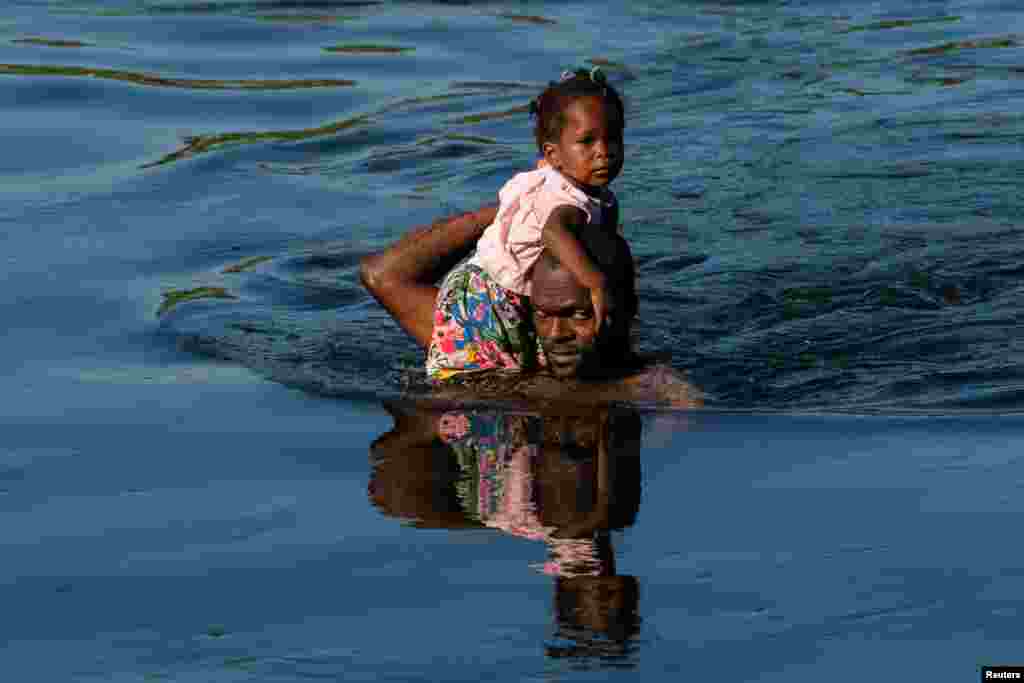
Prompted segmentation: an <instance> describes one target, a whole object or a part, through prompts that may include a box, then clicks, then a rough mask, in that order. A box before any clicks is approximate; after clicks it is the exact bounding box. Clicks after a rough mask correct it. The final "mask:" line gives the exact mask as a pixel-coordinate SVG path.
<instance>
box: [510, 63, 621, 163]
mask: <svg viewBox="0 0 1024 683" xmlns="http://www.w3.org/2000/svg"><path fill="white" fill-rule="evenodd" d="M593 96H597V97H603V98H604V99H605V100H606V101H607V102H608V103H609V104H611V105H612V107H613V108H614V109H615V111H616V112H618V115H619V121H621V122H622V126H623V127H625V125H626V117H625V110H624V107H623V105H622V98H621V97H620V96H619V93H618V91H617V90H615V88H613V87H612V86H610V85H608V82H607V79H606V78H605V75H604V72H602V71H601V70H600V69H599V68H597V67H596V66H595V67H594V68H593V69H590V70H589V71H588V70H586V69H576V71H566V72H564V73H563V74H562V79H561V80H560V81H558V82H557V83H556V82H555V81H551V82H550V83H549V84H548V87H547V88H546V89H545V90H544V92H542V93H541V94H540V95H539V96H538V97H537V98H536V99H534V100H531V101H530V114H531V115H532V116H534V117H535V118H536V122H535V123H534V126H533V137H534V139H535V140H536V141H537V150H538V151H540V152H541V153H542V154H543V153H544V143H545V142H555V141H557V140H558V139H560V138H561V136H562V128H563V127H565V109H566V107H567V106H569V103H570V102H571V101H572V100H573V99H574V98H576V97H593Z"/></svg>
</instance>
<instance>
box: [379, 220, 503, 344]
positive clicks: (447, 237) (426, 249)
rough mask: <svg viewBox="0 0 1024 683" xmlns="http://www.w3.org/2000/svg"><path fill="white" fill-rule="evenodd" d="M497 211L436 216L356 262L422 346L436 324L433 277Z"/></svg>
mask: <svg viewBox="0 0 1024 683" xmlns="http://www.w3.org/2000/svg"><path fill="white" fill-rule="evenodd" d="M497 214H498V206H497V205H492V206H485V207H483V208H481V209H478V210H477V211H471V212H468V213H464V214H460V215H458V216H452V217H449V218H444V219H441V220H439V221H435V222H434V223H433V224H431V225H428V226H425V227H419V228H415V229H413V230H412V231H410V232H409V233H408V234H406V235H405V236H404V237H402V239H400V240H398V241H397V242H395V243H394V244H392V245H391V246H390V247H388V248H387V249H385V250H384V251H381V252H378V253H375V254H370V255H369V256H365V257H363V259H362V260H361V261H360V262H359V278H360V280H362V283H363V286H364V287H366V288H367V289H368V290H369V291H370V294H372V295H373V297H374V298H375V299H376V300H377V301H379V302H380V303H381V305H382V306H384V308H386V309H387V311H388V313H390V314H391V316H392V317H393V318H394V319H395V321H396V322H398V324H399V325H400V326H401V327H402V329H403V330H405V331H406V332H408V333H409V334H410V335H411V336H412V338H413V339H415V340H416V342H417V343H418V344H419V345H420V346H422V347H423V348H427V347H428V346H429V345H430V337H431V335H432V334H433V330H434V300H435V299H436V298H437V286H436V284H435V283H436V282H437V281H438V280H439V279H440V278H441V277H442V276H443V275H444V274H445V273H447V272H448V271H449V270H451V268H452V267H453V266H454V265H455V264H456V263H458V262H459V261H460V260H462V259H463V258H465V256H466V255H467V254H469V252H470V251H471V250H472V248H473V246H474V245H475V244H476V241H477V240H478V239H480V235H482V234H483V231H484V229H486V228H487V226H488V225H490V224H491V223H492V222H494V217H495V216H496V215H497Z"/></svg>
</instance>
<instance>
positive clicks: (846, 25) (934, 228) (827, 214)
mask: <svg viewBox="0 0 1024 683" xmlns="http://www.w3.org/2000/svg"><path fill="white" fill-rule="evenodd" d="M527 9H528V10H529V12H530V14H528V13H526V10H522V13H515V14H514V13H511V12H509V11H508V8H507V7H504V6H502V5H501V4H473V3H469V4H450V3H444V4H440V3H375V2H312V3H311V2H298V1H296V2H291V1H289V2H256V1H253V2H216V1H213V2H201V3H195V2H178V3H172V2H121V3H102V4H100V3H89V2H21V3H18V11H17V12H15V13H14V14H13V15H12V16H11V18H9V19H7V20H6V21H5V22H4V23H3V24H0V32H2V35H0V40H2V44H0V64H2V66H0V79H2V82H3V86H4V87H3V90H2V92H0V97H3V107H4V110H5V111H7V112H8V115H7V117H6V121H7V126H6V127H5V130H4V132H3V133H2V135H3V138H4V147H5V149H6V150H7V153H6V154H5V155H4V157H3V161H0V172H2V173H3V180H4V186H5V189H4V195H5V201H4V208H3V212H2V220H3V221H4V224H5V225H6V226H8V229H7V230H5V233H6V240H5V241H6V251H7V253H8V254H9V255H11V256H9V257H8V259H9V263H10V264H11V266H10V267H11V268H12V273H11V274H12V275H17V276H21V277H26V278H30V273H37V272H38V271H39V270H40V265H41V264H42V263H46V264H48V265H49V267H50V269H51V272H53V273H61V274H67V275H69V276H71V277H74V278H77V279H78V280H79V281H81V280H85V281H89V282H92V283H96V281H97V280H100V281H102V282H103V285H102V286H104V287H105V288H108V289H110V290H112V291H111V294H112V296H114V297H115V298H117V299H118V301H119V302H121V303H122V304H124V305H131V306H137V307H138V308H139V309H140V318H141V319H140V322H139V325H137V326H136V329H137V330H138V331H139V333H141V334H146V335H148V336H150V337H151V338H152V339H153V341H151V342H150V343H152V344H160V343H162V342H161V341H158V340H157V339H158V338H166V339H168V340H173V341H174V342H175V343H177V344H179V345H183V346H185V347H187V348H190V349H194V350H196V351H199V352H201V353H208V354H212V355H214V356H218V357H223V358H227V359H230V360H231V361H233V362H236V363H240V364H242V365H244V366H246V367H250V368H254V369H256V370H258V371H260V372H263V373H266V374H267V375H269V376H270V377H273V378H275V379H277V380H279V381H282V382H285V383H287V384H290V385H295V386H299V387H302V388H305V389H309V390H312V391H317V392H326V393H329V394H333V395H360V394H377V393H381V392H385V391H388V390H394V389H395V388H396V387H398V386H401V385H402V383H403V382H405V381H408V380H409V379H411V378H413V377H414V376H415V375H418V370H415V369H416V368H418V366H419V365H420V358H419V354H418V352H417V351H416V350H415V348H414V346H413V345H412V344H411V343H410V342H409V341H408V340H406V339H405V338H404V336H403V335H402V334H401V333H400V331H399V330H398V328H397V327H396V326H395V325H393V324H392V323H391V322H390V321H389V320H388V318H387V317H386V315H385V314H384V313H383V312H382V310H381V309H380V308H379V307H378V306H376V305H374V304H373V303H371V302H370V300H369V299H368V298H367V297H366V295H365V293H364V292H363V291H362V290H361V289H360V287H359V286H358V282H357V278H356V273H355V268H356V264H357V261H358V259H359V257H360V256H362V255H363V254H365V253H367V252H368V251H370V250H372V249H375V248H379V247H380V246H382V245H383V244H385V243H387V242H388V241H389V240H391V239H393V238H395V237H396V236H398V235H400V234H401V233H402V232H403V231H404V230H406V229H408V228H410V227H411V226H413V225H415V224H418V223H422V222H425V221H428V220H430V219H433V218H435V217H437V216H438V215H441V214H444V213H446V212H452V211H455V210H458V209H466V208H471V207H475V206H478V205H481V204H483V203H485V202H489V201H491V200H492V199H493V197H494V196H495V192H496V190H497V188H498V187H499V186H500V184H501V183H502V182H503V181H504V179H506V178H507V177H508V176H509V175H510V174H512V173H514V172H516V171H517V170H520V169H523V168H526V167H528V166H529V165H530V164H531V160H532V157H533V154H534V150H533V149H532V143H531V141H530V131H529V121H528V119H527V116H526V114H525V113H524V112H523V111H522V107H523V105H524V104H525V103H526V102H527V101H528V99H529V98H530V97H531V96H533V95H534V94H535V93H536V92H537V91H538V89H539V88H540V87H542V85H543V84H544V83H545V82H546V81H547V80H548V79H550V78H553V77H554V75H555V74H557V73H558V72H559V71H560V70H561V69H562V68H564V67H566V66H571V65H574V64H587V63H602V64H605V66H606V69H607V71H608V72H609V73H610V74H612V76H613V78H614V80H615V82H616V83H617V84H618V85H619V86H620V87H621V89H622V90H623V91H624V93H625V94H626V96H627V98H628V102H629V115H628V131H627V143H628V146H629V147H628V160H627V166H626V170H625V172H624V175H623V176H622V178H621V180H620V181H619V182H617V184H616V189H617V191H618V193H619V194H620V196H621V199H622V203H623V207H624V214H623V220H624V224H625V229H626V233H627V235H628V236H629V239H630V241H631V243H632V245H633V247H634V250H635V253H636V256H637V259H638V261H639V266H640V267H639V278H640V284H641V299H642V309H641V314H640V321H639V325H638V337H639V339H640V345H641V347H642V349H645V350H651V351H665V350H671V351H672V352H673V354H674V363H675V364H676V365H677V366H678V367H679V368H682V369H688V370H690V371H691V373H692V376H693V378H694V379H695V381H696V382H697V383H698V384H700V385H701V386H702V387H704V388H705V390H706V391H708V392H709V394H710V395H711V396H712V397H713V399H714V400H715V401H717V402H718V403H719V404H720V405H724V406H730V407H782V408H808V407H810V408H827V409H859V408H873V409H875V408H883V409H884V408H886V407H888V408H926V409H929V410H939V411H943V410H955V409H960V408H982V409H987V410H993V409H994V410H998V411H1008V410H1016V409H1017V408H1018V407H1019V401H1020V396H1021V386H1022V385H1021V381H1020V374H1019V371H1018V366H1019V365H1020V353H1021V346H1020V342H1019V341H1018V339H1017V337H1018V335H1016V334H1014V333H1015V331H1016V330H1017V319H1018V317H1019V308H1018V303H1017V299H1018V296H1017V295H1018V293H1019V291H1020V290H1019V285H1018V280H1019V277H1018V276H1019V271H1020V266H1019V261H1020V255H1021V249H1020V244H1021V240H1020V230H1019V226H1018V224H1017V223H1018V215H1019V213H1020V209H1021V202H1020V198H1019V197H1020V193H1019V192H1018V191H1017V190H1018V185H1019V183H1020V178H1021V168H1022V166H1021V163H1022V149H1021V144H1020V140H1021V134H1022V132H1024V131H1022V117H1021V113H1020V111H1021V107H1020V101H1021V92H1022V90H1021V84H1022V82H1024V80H1022V78H1024V70H1022V67H1021V66H1020V54H1021V48H1020V46H1019V41H1020V39H1019V37H1018V36H1017V34H1016V33H1015V32H1014V29H1015V27H1016V26H1017V25H1018V24H1019V22H1020V19H1019V13H1018V12H1016V11H1014V9H1013V8H1012V7H1010V6H1009V5H1007V4H1005V3H1002V4H1001V3H998V2H980V1H977V0H972V1H971V2H964V3H940V4H937V5H936V4H918V3H908V4H905V5H891V6H887V9H886V11H885V12H881V11H879V10H878V8H877V6H876V5H874V4H872V3H863V4H859V5H855V4H851V3H846V4H844V5H843V6H842V7H840V6H836V5H833V4H830V3H824V2H799V3H797V2H793V3H782V4H779V3H744V4H733V3H682V4H680V3H640V4H636V3H631V4H629V5H626V4H623V5H615V6H612V7H610V8H609V9H608V10H607V14H606V15H605V14H600V13H598V12H596V11H595V10H594V9H593V8H588V7H586V6H585V5H582V4H569V5H553V6H547V5H535V6H534V5H530V6H528V7H527ZM516 12H519V10H516ZM30 226H31V230H30V229H29V227H30ZM257 258H258V259H259V260H256V259H257ZM239 263H241V264H242V265H243V266H247V267H245V268H242V269H241V272H225V269H226V268H228V267H230V266H232V265H237V264H239ZM97 284H98V283H97ZM38 286H39V283H38V282H31V281H30V280H28V281H26V282H25V284H23V285H22V286H20V287H19V290H22V291H31V290H33V289H36V288H38ZM204 287H205V288H210V289H205V290H199V291H198V292H197V294H198V295H199V296H201V297H202V298H201V299H200V300H198V301H193V302H190V303H183V304H181V305H178V306H175V307H173V308H169V307H168V308H165V309H164V310H163V312H162V313H158V311H160V310H161V309H160V303H161V301H162V299H161V297H162V296H163V295H165V294H166V293H167V292H170V291H175V290H176V291H190V290H196V289H198V288H204ZM114 292H116V294H115V293H114ZM203 295H205V296H203ZM218 295H219V296H220V298H217V297H218ZM65 296H67V294H66V293H65Z"/></svg>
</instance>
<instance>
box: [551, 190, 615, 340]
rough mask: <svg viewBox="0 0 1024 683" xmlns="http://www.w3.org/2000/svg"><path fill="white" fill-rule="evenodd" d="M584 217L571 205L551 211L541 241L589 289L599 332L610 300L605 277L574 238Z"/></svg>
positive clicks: (580, 228)
mask: <svg viewBox="0 0 1024 683" xmlns="http://www.w3.org/2000/svg"><path fill="white" fill-rule="evenodd" d="M586 223H587V216H586V214H585V213H583V211H582V210H580V209H578V208H576V207H575V206H569V205H563V206H559V207H557V208H555V210H554V211H552V212H551V215H550V216H549V217H548V220H547V222H546V223H545V224H544V229H543V231H542V234H541V239H542V240H543V242H544V247H545V248H546V249H548V250H549V251H550V252H551V253H552V254H553V255H554V257H555V258H557V259H558V261H559V263H561V264H562V265H563V266H565V267H566V268H567V269H568V270H569V272H570V273H572V274H573V276H574V277H575V278H576V279H577V280H578V281H579V283H580V284H581V285H583V286H584V287H585V288H587V289H588V290H590V299H591V301H592V302H593V304H594V319H595V325H596V328H595V329H596V330H600V329H601V325H602V324H603V322H604V319H605V316H606V315H607V314H608V312H609V307H610V306H611V304H612V298H611V296H609V294H608V292H607V287H608V283H607V278H605V275H604V273H602V272H601V271H600V270H599V269H598V267H597V265H596V264H595V263H594V262H593V261H592V260H591V258H590V256H588V255H587V252H586V251H584V250H583V246H582V245H581V244H580V242H579V240H578V239H577V238H576V235H578V234H579V233H580V231H581V230H584V229H586Z"/></svg>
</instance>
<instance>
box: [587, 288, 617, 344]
mask: <svg viewBox="0 0 1024 683" xmlns="http://www.w3.org/2000/svg"><path fill="white" fill-rule="evenodd" d="M612 301H613V299H612V297H611V295H610V294H609V293H608V290H607V289H605V288H604V287H594V288H593V289H591V290H590V303H591V305H593V307H594V332H595V334H600V332H601V328H602V327H603V326H604V325H605V324H606V323H608V322H609V321H610V320H611V316H612V312H613V303H612Z"/></svg>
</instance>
